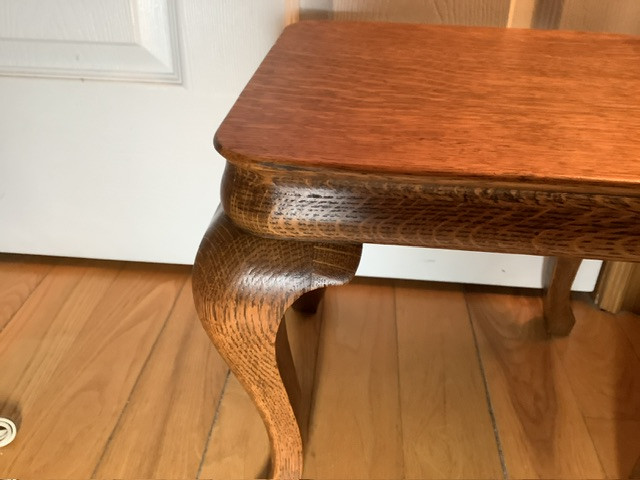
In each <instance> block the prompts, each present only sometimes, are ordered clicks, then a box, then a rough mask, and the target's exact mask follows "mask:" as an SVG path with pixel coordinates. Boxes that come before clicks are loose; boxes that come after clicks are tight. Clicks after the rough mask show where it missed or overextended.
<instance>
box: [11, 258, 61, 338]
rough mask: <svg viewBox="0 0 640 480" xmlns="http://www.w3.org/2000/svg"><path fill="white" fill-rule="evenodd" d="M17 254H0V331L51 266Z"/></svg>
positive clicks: (50, 263)
mask: <svg viewBox="0 0 640 480" xmlns="http://www.w3.org/2000/svg"><path fill="white" fill-rule="evenodd" d="M53 265H54V262H53V261H50V262H47V263H42V262H34V261H32V260H31V259H29V258H25V257H23V256H19V255H7V254H2V255H0V332H1V331H2V329H3V328H4V327H5V326H6V325H7V323H8V322H9V320H11V319H12V318H13V316H14V315H15V314H16V312H17V311H18V309H20V307H21V306H22V305H23V304H24V302H25V301H26V300H27V298H29V295H31V293H32V292H33V290H34V289H35V288H36V287H37V286H38V285H39V284H40V282H41V281H42V280H43V279H44V277H45V276H46V275H47V274H48V273H49V271H51V269H52V268H53Z"/></svg>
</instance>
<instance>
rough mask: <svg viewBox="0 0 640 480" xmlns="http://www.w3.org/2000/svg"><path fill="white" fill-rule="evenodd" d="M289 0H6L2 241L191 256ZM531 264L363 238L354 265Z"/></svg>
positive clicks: (476, 277) (72, 251)
mask: <svg viewBox="0 0 640 480" xmlns="http://www.w3.org/2000/svg"><path fill="white" fill-rule="evenodd" d="M290 4H291V2H287V1H285V0H260V1H255V0H183V1H179V0H0V251H2V252H16V253H29V254H41V255H58V256H71V257H88V258H105V259H123V260H137V261H148V262H166V263H184V264H189V263H191V262H192V261H193V258H194V255H195V252H196V249H197V245H198V243H199V241H200V238H201V236H202V233H203V232H204V230H205V228H206V226H207V224H208V222H209V219H210V217H211V215H212V214H213V212H214V210H215V208H216V205H217V204H218V199H219V195H218V189H219V188H218V186H219V183H220V178H221V175H222V169H223V166H224V161H223V159H222V158H220V157H219V156H218V155H217V154H216V153H215V151H214V150H213V147H212V138H213V133H214V131H215V129H216V128H217V126H218V125H219V123H220V122H221V121H222V119H223V117H224V115H225V114H226V112H227V111H228V109H229V108H230V107H231V105H232V103H233V101H234V100H235V98H236V97H237V95H238V94H239V92H240V91H241V89H242V87H243V86H244V84H245V83H246V82H247V80H248V79H249V78H250V76H251V74H252V73H253V71H254V70H255V68H256V66H257V65H258V63H259V62H260V60H261V59H262V58H263V57H264V55H265V54H266V52H267V50H268V49H269V48H270V46H271V45H272V44H273V42H274V41H275V39H276V38H277V36H278V34H279V33H280V31H281V30H282V28H283V27H284V24H285V17H286V14H287V12H286V8H287V5H290ZM540 265H541V259H540V258H537V257H527V256H516V255H492V254H482V253H465V252H449V251H439V250H427V249H416V248H400V247H381V246H367V247H366V249H365V254H364V256H363V260H362V264H361V268H360V271H359V273H360V274H362V275H369V276H393V277H400V278H419V279H431V280H445V281H460V282H473V283H490V284H503V285H521V286H539V285H540V275H541V274H540V271H541V269H540ZM598 268H599V264H598V262H594V263H590V264H588V265H586V266H585V267H584V268H583V271H582V273H581V275H580V277H579V279H578V281H577V282H576V284H575V286H576V287H577V288H579V289H583V290H589V289H591V288H592V287H593V283H594V281H595V277H596V274H597V270H598Z"/></svg>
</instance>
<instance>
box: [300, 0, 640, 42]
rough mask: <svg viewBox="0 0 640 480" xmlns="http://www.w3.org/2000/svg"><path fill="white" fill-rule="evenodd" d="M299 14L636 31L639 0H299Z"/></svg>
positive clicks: (638, 31)
mask: <svg viewBox="0 0 640 480" xmlns="http://www.w3.org/2000/svg"><path fill="white" fill-rule="evenodd" d="M300 9H301V15H300V16H301V18H303V19H309V18H324V19H334V20H373V21H392V22H412V23H436V24H439V23H442V24H455V25H476V26H494V27H507V26H508V27H519V28H528V27H534V28H546V29H554V28H561V29H567V30H587V31H596V32H615V33H628V34H640V0H300Z"/></svg>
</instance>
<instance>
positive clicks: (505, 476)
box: [463, 287, 509, 480]
mask: <svg viewBox="0 0 640 480" xmlns="http://www.w3.org/2000/svg"><path fill="white" fill-rule="evenodd" d="M463 293H464V295H465V302H464V303H465V306H466V308H467V317H468V319H469V325H470V326H471V334H472V335H473V345H474V346H475V349H476V357H477V358H478V366H479V367H480V374H481V376H482V385H483V387H484V394H485V398H486V401H487V408H488V409H489V416H490V417H491V426H492V427H493V436H494V438H495V440H496V448H497V449H498V458H499V459H500V468H501V469H502V479H503V480H508V478H509V472H508V470H507V462H506V461H505V458H504V452H503V449H502V441H501V440H500V432H499V431H498V421H497V419H496V414H495V411H494V409H493V403H492V401H491V393H490V392H489V382H488V381H487V374H486V372H485V369H484V363H483V362H482V355H481V353H480V346H479V345H478V336H477V335H476V329H475V325H474V324H473V321H472V319H471V315H472V313H471V308H470V307H469V302H467V297H466V291H465V289H464V287H463Z"/></svg>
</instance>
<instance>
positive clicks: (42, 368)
mask: <svg viewBox="0 0 640 480" xmlns="http://www.w3.org/2000/svg"><path fill="white" fill-rule="evenodd" d="M117 273H118V268H113V269H109V270H103V269H93V268H91V267H87V266H84V265H81V264H80V265H78V264H77V265H60V266H57V267H55V268H53V270H52V273H51V275H49V276H47V277H46V278H45V279H44V280H43V281H42V283H40V284H39V285H38V287H37V288H36V289H35V290H34V292H33V293H32V294H31V295H30V296H29V297H28V299H27V301H26V302H25V304H24V305H23V306H22V308H21V309H20V310H19V311H18V312H17V313H16V315H15V318H14V321H12V322H11V323H10V324H9V325H8V326H7V327H6V328H5V329H4V330H3V331H2V332H0V365H2V370H1V373H2V374H1V375H0V401H1V403H2V406H1V408H2V412H3V414H6V415H7V416H11V415H18V414H19V412H18V411H17V409H18V408H21V409H27V410H28V409H29V407H30V405H31V404H32V403H33V402H34V401H35V398H36V397H37V395H38V393H39V391H40V389H41V388H42V386H43V385H44V384H45V383H46V382H47V381H48V380H49V378H50V376H51V375H52V373H53V372H54V371H55V370H56V368H57V367H58V365H59V363H60V361H61V359H62V358H63V357H64V355H66V354H67V353H68V352H69V350H70V349H72V348H73V343H74V341H75V338H76V337H77V334H78V331H79V329H80V328H81V327H82V325H83V324H84V322H85V321H86V317H87V316H88V315H89V314H90V313H91V311H92V310H93V308H94V307H95V305H96V303H97V301H98V300H99V299H100V297H101V295H102V294H103V293H104V291H105V290H106V288H108V286H109V285H110V284H111V282H112V281H113V280H114V278H115V277H116V275H117ZM10 405H12V406H13V407H10ZM11 408H14V409H16V411H14V412H9V410H11ZM16 445H17V444H13V445H12V446H11V449H14V448H16ZM7 451H9V452H11V450H7ZM4 460H6V459H4ZM0 465H4V466H6V465H7V463H6V462H5V461H3V462H2V463H0Z"/></svg>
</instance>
